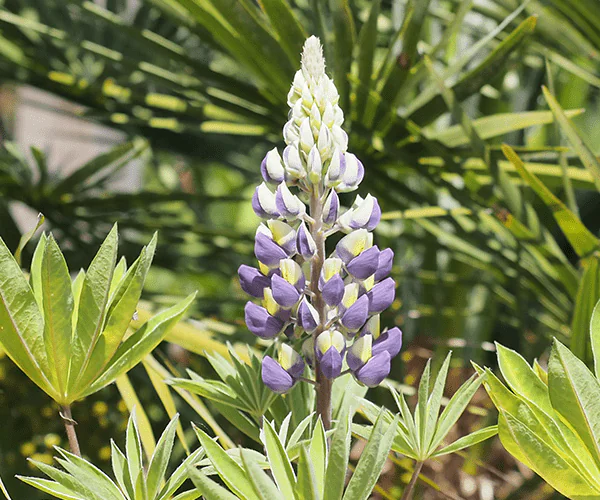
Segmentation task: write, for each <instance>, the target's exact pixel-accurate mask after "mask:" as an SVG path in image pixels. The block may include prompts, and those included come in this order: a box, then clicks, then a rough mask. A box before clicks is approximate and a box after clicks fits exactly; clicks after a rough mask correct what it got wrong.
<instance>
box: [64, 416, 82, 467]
mask: <svg viewBox="0 0 600 500" xmlns="http://www.w3.org/2000/svg"><path fill="white" fill-rule="evenodd" d="M60 416H61V418H62V420H63V422H64V424H65V430H66V431H67V437H68V438H69V447H70V448H71V453H73V454H74V455H77V456H78V457H80V456H81V449H80V448H79V441H78V440H77V433H76V432H75V426H76V425H77V422H75V420H73V415H72V414H71V405H65V406H63V407H62V412H61V413H60Z"/></svg>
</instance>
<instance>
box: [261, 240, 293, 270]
mask: <svg viewBox="0 0 600 500" xmlns="http://www.w3.org/2000/svg"><path fill="white" fill-rule="evenodd" d="M254 255H256V258H257V259H258V260H259V261H260V262H262V263H263V264H264V265H265V266H268V267H275V266H279V261H280V260H281V259H287V257H288V255H287V254H286V253H285V250H284V249H283V248H281V247H280V246H279V245H278V244H277V243H275V242H274V241H273V240H272V239H271V238H269V237H268V236H267V235H266V234H264V233H257V234H256V240H255V243H254Z"/></svg>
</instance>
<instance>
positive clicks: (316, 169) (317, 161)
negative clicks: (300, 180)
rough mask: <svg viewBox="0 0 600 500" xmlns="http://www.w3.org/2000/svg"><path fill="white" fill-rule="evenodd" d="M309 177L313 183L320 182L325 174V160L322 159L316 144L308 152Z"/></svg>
mask: <svg viewBox="0 0 600 500" xmlns="http://www.w3.org/2000/svg"><path fill="white" fill-rule="evenodd" d="M307 169H308V179H309V180H310V182H311V183H313V184H318V183H319V182H320V181H321V176H322V174H323V162H322V161H321V155H320V154H319V150H318V149H317V147H316V146H313V147H312V149H311V150H310V153H309V154H308V165H307Z"/></svg>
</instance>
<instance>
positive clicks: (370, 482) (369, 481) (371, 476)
mask: <svg viewBox="0 0 600 500" xmlns="http://www.w3.org/2000/svg"><path fill="white" fill-rule="evenodd" d="M397 425H398V416H396V417H395V418H394V420H393V422H392V423H391V424H389V425H386V423H385V421H384V419H383V411H382V414H381V415H380V416H379V418H378V419H377V422H375V425H374V426H373V430H372V432H371V436H370V437H369V440H368V442H367V444H366V446H365V448H364V450H363V452H362V454H361V457H360V459H359V461H358V464H357V465H356V469H355V470H354V474H352V478H351V479H350V482H349V483H348V487H347V488H346V492H345V493H344V496H343V500H367V498H369V497H370V496H371V493H372V492H373V488H374V487H375V484H377V480H378V479H379V475H380V474H381V471H382V469H383V464H384V463H385V460H386V459H387V456H388V453H389V452H390V449H391V447H392V442H393V437H394V434H395V432H396V426H397Z"/></svg>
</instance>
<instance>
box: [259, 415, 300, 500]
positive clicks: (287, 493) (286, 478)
mask: <svg viewBox="0 0 600 500" xmlns="http://www.w3.org/2000/svg"><path fill="white" fill-rule="evenodd" d="M263 433H264V434H263V436H262V438H263V441H264V445H265V448H266V450H267V457H268V458H269V463H270V464H271V470H272V472H273V477H274V478H275V482H276V483H277V486H278V487H279V490H280V491H281V492H282V493H283V496H284V497H285V498H286V499H287V498H290V499H293V498H294V484H295V483H296V477H295V475H294V469H292V464H291V463H290V459H289V458H288V455H287V453H286V451H285V449H284V447H283V445H282V444H281V441H280V440H279V436H277V433H276V432H275V430H274V429H273V426H272V425H271V423H270V422H268V421H267V420H265V422H264V425H263Z"/></svg>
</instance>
